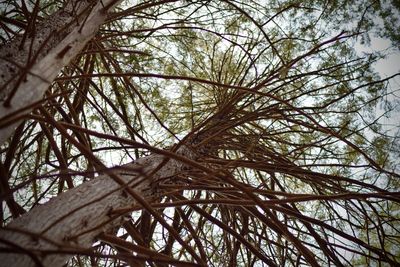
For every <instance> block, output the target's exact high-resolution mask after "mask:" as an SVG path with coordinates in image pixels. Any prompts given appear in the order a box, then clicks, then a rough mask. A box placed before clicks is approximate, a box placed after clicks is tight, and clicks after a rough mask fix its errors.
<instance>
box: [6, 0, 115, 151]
mask: <svg viewBox="0 0 400 267" xmlns="http://www.w3.org/2000/svg"><path fill="white" fill-rule="evenodd" d="M119 2H120V1H115V0H102V1H96V2H95V3H94V2H93V1H80V0H71V1H69V2H68V4H67V5H66V6H65V8H63V9H62V10H60V11H59V12H56V13H55V14H53V15H52V16H51V17H50V18H48V19H47V20H46V21H44V22H43V23H40V24H38V25H37V28H38V30H37V31H36V33H35V34H32V36H30V37H28V38H27V39H26V40H25V41H24V40H23V39H24V38H23V37H22V36H19V37H17V38H15V39H14V40H12V41H11V42H10V43H8V44H7V45H6V46H5V47H2V49H1V53H0V69H1V70H2V75H1V76H0V88H1V91H0V128H1V131H0V144H2V143H4V141H5V140H7V138H8V137H9V136H10V135H11V134H12V132H13V131H14V129H15V128H16V126H17V125H18V123H19V122H20V120H21V116H22V115H25V114H28V113H30V112H31V111H32V108H33V107H32V105H34V104H35V103H37V102H38V101H40V100H41V99H42V98H43V96H44V93H45V92H46V90H47V88H48V87H49V86H50V85H51V83H52V82H53V81H54V79H55V78H56V77H57V75H58V74H59V73H60V71H61V69H62V68H63V67H64V66H66V65H67V64H68V63H69V62H70V61H71V60H72V59H73V58H74V57H75V56H76V55H77V54H78V53H79V52H80V51H81V50H82V48H83V47H84V46H85V44H86V43H87V42H88V41H89V40H90V39H91V38H92V37H93V36H94V35H95V34H96V32H97V31H98V29H99V27H100V25H102V24H103V23H104V22H105V20H106V17H107V11H108V10H109V9H111V8H112V7H114V6H115V5H117V4H118V3H119ZM21 43H22V45H21ZM29 55H31V56H29ZM18 74H19V75H18Z"/></svg>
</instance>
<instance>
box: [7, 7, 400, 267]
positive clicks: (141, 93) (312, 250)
mask: <svg viewBox="0 0 400 267" xmlns="http://www.w3.org/2000/svg"><path fill="white" fill-rule="evenodd" d="M50 2H51V1H50ZM50 2H49V3H48V4H49V6H48V7H44V8H43V9H41V11H40V14H43V15H45V14H46V13H47V12H49V10H51V9H52V8H54V7H55V6H57V5H58V3H57V4H54V5H53V4H51V3H50ZM139 2H140V3H136V2H135V3H134V4H133V3H132V2H131V1H126V2H124V3H123V4H121V5H120V6H119V7H117V8H116V10H115V11H114V13H111V14H110V15H109V19H108V21H107V23H106V24H104V25H103V26H102V28H101V29H100V30H99V31H98V32H97V34H96V36H95V38H94V39H93V40H91V41H90V42H89V43H88V44H87V45H86V47H85V48H84V49H83V50H82V52H81V53H80V54H79V55H77V57H76V58H75V59H74V61H73V62H71V63H70V65H69V66H68V67H67V68H65V69H64V70H63V72H62V73H60V75H59V77H58V78H57V80H56V81H55V82H54V83H53V84H52V85H51V87H50V88H49V91H48V94H47V97H48V99H49V100H48V101H47V102H46V103H45V104H44V105H43V106H42V108H40V109H37V110H35V112H34V113H33V114H32V116H29V117H27V118H26V124H25V125H23V126H22V128H21V130H20V131H19V132H18V131H16V133H15V134H14V136H13V137H12V138H11V139H10V140H9V143H8V144H5V145H3V146H2V148H1V151H0V152H1V161H2V164H3V165H4V166H5V169H6V172H7V174H8V175H9V177H8V178H9V179H8V180H6V181H5V182H6V184H9V186H10V188H11V189H10V192H11V194H12V195H13V197H14V200H15V202H17V203H18V204H19V205H20V206H22V207H24V208H25V209H26V210H29V209H30V208H31V207H32V206H34V205H37V204H38V203H40V202H41V200H43V199H48V198H50V197H54V196H56V195H57V194H61V193H62V192H64V191H66V190H68V188H70V187H72V186H78V185H79V184H80V183H82V182H84V181H85V180H87V179H95V177H96V176H97V175H98V174H100V173H102V171H103V170H99V169H98V166H96V164H94V161H93V156H95V157H97V158H99V159H101V160H102V161H103V162H104V163H105V164H106V165H107V166H110V167H111V166H115V165H119V164H123V163H126V162H131V161H132V160H135V159H137V158H139V157H142V156H145V155H148V154H149V153H150V151H149V150H145V149H142V148H140V147H143V146H140V145H138V143H139V144H148V145H151V146H153V147H156V148H167V147H170V146H171V145H173V144H176V143H179V144H185V145H186V146H188V147H190V148H191V149H193V151H195V152H196V153H197V154H198V158H197V159H196V163H199V164H201V165H202V166H205V167H206V170H208V171H206V170H204V169H198V168H197V167H196V166H195V165H194V164H193V163H192V164H188V166H187V168H185V169H184V170H183V171H182V172H180V173H177V175H176V176H174V177H170V178H169V179H167V180H166V181H162V182H160V183H159V184H158V183H155V185H154V188H157V189H158V191H157V192H156V193H154V195H155V196H157V197H154V199H148V200H147V201H149V202H151V204H152V205H153V206H154V207H155V208H156V209H157V210H158V211H159V213H160V214H162V216H163V218H165V220H166V221H167V222H168V223H169V224H171V225H173V227H175V228H176V230H177V233H178V234H179V236H180V237H181V238H182V239H183V240H185V242H186V244H187V246H186V247H185V246H182V244H179V243H178V242H177V240H176V236H174V235H173V234H172V233H170V232H168V230H167V229H166V228H164V227H162V226H161V224H160V223H159V222H158V221H157V220H156V219H155V218H154V217H152V216H150V217H149V216H148V214H147V213H146V212H145V211H143V212H138V211H133V212H126V213H124V214H123V216H124V217H123V220H125V221H126V222H127V223H125V224H124V225H123V226H121V227H120V228H119V229H115V231H114V232H113V234H114V235H115V236H116V237H118V238H120V239H122V240H123V241H126V242H130V243H132V244H134V245H135V246H141V247H143V248H147V249H151V250H152V251H153V252H154V253H156V254H151V253H149V254H148V255H147V254H146V253H148V251H147V252H146V251H145V250H143V251H144V252H143V251H142V252H140V251H139V252H138V251H134V250H132V249H131V247H129V246H127V247H122V248H119V247H118V246H114V245H112V246H111V245H109V244H106V243H104V242H99V243H96V244H95V245H94V246H93V252H96V253H97V254H93V255H89V256H82V255H80V256H76V257H75V258H73V259H72V260H71V261H70V263H69V265H70V266H79V265H82V266H89V265H90V264H91V265H96V264H97V265H99V266H112V265H118V264H125V263H126V262H128V263H129V264H131V265H135V264H137V265H142V266H155V263H154V262H158V260H159V258H157V257H153V256H154V255H157V256H160V255H161V254H163V255H168V256H170V257H172V258H174V259H176V260H179V261H182V262H187V261H190V262H196V261H197V263H198V264H203V265H205V264H206V265H208V266H253V265H254V266H264V265H265V264H267V265H271V266H273V265H276V266H309V265H315V266H317V265H321V266H328V265H337V266H340V265H344V266H351V265H354V266H357V265H359V266H360V265H362V264H370V265H374V264H375V265H384V264H388V265H393V266H394V265H395V264H399V262H400V259H399V251H398V247H400V244H399V233H398V230H397V229H398V227H399V219H400V218H399V206H398V203H399V202H400V200H399V177H400V176H399V174H398V171H399V170H398V163H399V162H398V159H399V151H398V147H399V146H398V142H399V141H398V132H396V133H395V134H394V135H391V134H390V133H388V132H385V131H384V130H385V129H384V126H383V125H381V120H379V118H377V117H376V112H375V111H376V107H377V104H379V103H382V99H384V98H385V97H386V96H387V95H388V94H389V93H390V92H392V91H394V90H396V89H393V88H387V87H385V83H386V82H387V80H385V79H382V78H381V77H380V76H379V74H378V73H376V72H375V71H374V69H373V64H374V63H375V62H376V61H377V60H379V58H381V55H379V54H374V53H373V54H371V55H359V54H358V53H357V51H355V49H354V48H355V44H357V43H358V42H360V41H362V40H368V38H370V37H371V36H373V34H375V33H376V32H377V31H379V29H381V26H382V25H379V22H378V23H375V20H374V18H375V17H374V16H380V17H381V18H383V19H385V20H386V19H392V18H393V16H394V14H395V12H397V11H396V10H394V11H390V9H389V3H386V2H384V3H382V4H371V5H367V6H366V5H365V3H363V2H362V1H344V0H342V1H292V0H291V1H274V0H271V1H250V0H244V1H177V2H173V1H171V2H168V1H158V2H157V1H139ZM18 3H19V2H13V6H14V8H15V11H14V13H15V14H14V13H12V14H10V17H12V18H14V16H17V15H16V14H19V16H20V14H22V11H21V10H22V6H21V5H20V4H18ZM41 3H42V2H41ZM43 3H44V2H43ZM392 4H393V5H394V6H396V7H397V8H398V6H399V5H398V3H397V2H395V1H393V3H392ZM397 10H398V9H397ZM18 19H20V18H18ZM21 20H25V21H27V17H24V18H21ZM37 20H38V21H39V20H40V19H39V18H37ZM383 27H384V29H385V30H384V31H382V32H381V34H382V35H383V36H385V37H388V38H391V40H392V41H393V42H394V43H396V42H397V41H398V40H397V39H396V38H397V37H396V36H397V35H398V34H397V29H395V28H394V27H392V26H391V25H386V24H384V25H383ZM4 29H5V28H4V27H3V30H4ZM4 31H5V32H7V33H8V34H11V33H10V32H8V31H7V29H6V30H4ZM2 36H4V38H8V39H11V37H10V38H9V37H5V36H6V34H3V33H2ZM360 39H361V40H360ZM396 40H397V41H396ZM366 43H367V42H366ZM392 105H396V104H395V103H392ZM387 109H389V107H387ZM46 113H48V114H49V115H50V116H51V118H53V119H54V122H52V121H50V120H49V119H48V118H47V117H46V116H45V115H46ZM59 125H62V126H63V127H65V128H66V129H67V130H66V132H63V131H61V130H60V128H59V127H57V126H59ZM88 130H90V131H93V132H89V131H88ZM46 131H48V133H49V134H46ZM68 137H71V138H74V140H76V141H77V142H79V143H80V144H82V145H83V146H84V147H85V148H87V150H88V151H90V154H85V153H84V152H83V151H82V150H80V149H78V148H77V147H76V146H74V145H73V144H71V142H69V141H68ZM13 140H14V141H13ZM135 142H137V143H135ZM183 156H184V155H183ZM65 177H66V178H65ZM144 177H145V178H146V179H147V178H148V179H152V178H151V177H147V176H144ZM71 183H72V185H71ZM24 193H25V196H23V194H24ZM5 194H6V192H5V191H2V195H3V196H4V195H5ZM185 201H186V202H185ZM4 206H7V209H8V211H7V210H6V211H5V213H4V214H3V221H4V222H8V221H10V220H11V212H10V211H9V209H10V208H9V206H12V205H10V204H9V202H7V203H6V205H4ZM166 207H168V208H166ZM140 208H141V207H134V208H132V210H137V209H140ZM121 216H122V215H121ZM145 226H146V227H145ZM147 226H148V227H147ZM191 249H192V250H193V251H195V255H193V253H192V252H191V251H190V250H191ZM126 251H128V253H129V255H130V257H127V256H126V255H127V252H126ZM101 255H103V256H104V255H108V256H110V255H112V256H113V257H111V258H112V259H111V258H110V259H105V258H106V257H105V256H104V258H103V257H102V256H101ZM149 255H150V256H151V257H153V258H146V259H148V260H145V259H143V256H149ZM114 256H115V257H114ZM194 256H197V257H198V258H200V259H202V260H203V261H204V262H203V263H201V262H199V261H198V259H196V258H195V257H194ZM157 264H160V265H157V266H164V265H162V264H161V263H160V262H158V263H157ZM183 264H186V263H183Z"/></svg>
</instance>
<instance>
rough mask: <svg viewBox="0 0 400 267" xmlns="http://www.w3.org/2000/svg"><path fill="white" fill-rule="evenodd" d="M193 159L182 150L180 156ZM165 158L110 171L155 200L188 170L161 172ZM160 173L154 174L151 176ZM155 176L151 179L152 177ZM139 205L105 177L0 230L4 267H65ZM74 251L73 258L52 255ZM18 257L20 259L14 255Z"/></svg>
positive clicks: (177, 167) (172, 163)
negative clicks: (161, 185)
mask: <svg viewBox="0 0 400 267" xmlns="http://www.w3.org/2000/svg"><path fill="white" fill-rule="evenodd" d="M177 153H179V154H181V155H183V156H187V157H189V158H193V156H191V155H193V153H191V152H190V150H189V149H187V148H186V147H184V146H182V147H181V148H180V149H179V150H178V152H177ZM163 160H165V156H162V155H158V154H152V155H150V156H147V157H144V158H140V159H138V160H137V161H135V162H133V163H129V164H126V165H124V166H122V167H118V168H115V169H113V170H112V173H113V174H116V175H118V176H119V177H120V178H121V179H122V180H123V181H124V183H125V186H126V187H130V188H132V189H133V190H134V191H135V192H137V193H138V194H139V195H140V196H141V197H142V198H145V199H146V198H152V197H155V195H156V194H157V192H156V191H155V185H156V184H157V182H158V181H160V180H163V179H166V178H169V177H172V176H174V175H176V174H177V173H178V172H180V171H181V170H182V169H183V167H184V164H183V163H181V162H179V161H177V160H174V159H170V160H168V161H167V162H166V163H165V164H164V165H161V166H162V167H161V168H160V169H158V170H157V168H158V167H159V166H160V164H161V163H162V162H163ZM154 170H157V171H156V172H155V173H154V174H152V173H153V171H154ZM151 174H152V175H151ZM138 204H139V203H138V202H137V201H136V200H135V199H134V198H133V197H131V196H130V195H129V194H126V193H125V192H124V186H121V185H120V184H118V183H116V182H115V181H114V180H113V179H111V178H110V176H109V175H107V174H104V175H101V176H98V177H96V178H94V179H93V180H91V181H89V182H86V183H84V184H82V185H80V186H78V187H75V188H73V189H70V190H68V191H67V192H65V193H62V194H61V195H59V196H58V197H55V198H53V199H51V200H50V201H49V202H47V203H45V204H43V205H40V206H37V207H35V208H33V209H32V210H31V211H29V212H28V213H26V214H24V215H22V216H21V217H19V218H17V219H15V220H14V221H12V222H11V223H10V224H9V225H7V227H6V228H3V229H1V230H0V242H1V243H2V245H1V246H2V248H0V250H3V251H6V252H7V251H8V252H7V253H5V254H3V253H2V255H1V258H2V260H1V261H0V266H37V265H40V264H41V265H43V266H63V265H64V264H65V263H66V261H67V260H68V259H69V258H70V257H71V256H72V255H73V254H74V253H73V252H74V251H75V252H76V251H82V250H84V249H88V248H90V247H91V245H92V244H93V242H94V241H95V239H96V236H98V235H99V234H101V233H105V232H107V231H108V230H111V229H113V228H114V227H116V226H118V225H120V224H121V222H122V220H123V218H122V217H121V216H118V215H116V214H113V212H112V211H113V210H116V209H118V208H122V207H124V208H125V207H127V206H133V205H138ZM60 249H61V251H62V250H64V251H70V253H69V254H63V253H60V252H59V253H57V254H52V253H50V252H51V251H57V250H60ZM16 252H18V253H16Z"/></svg>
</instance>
